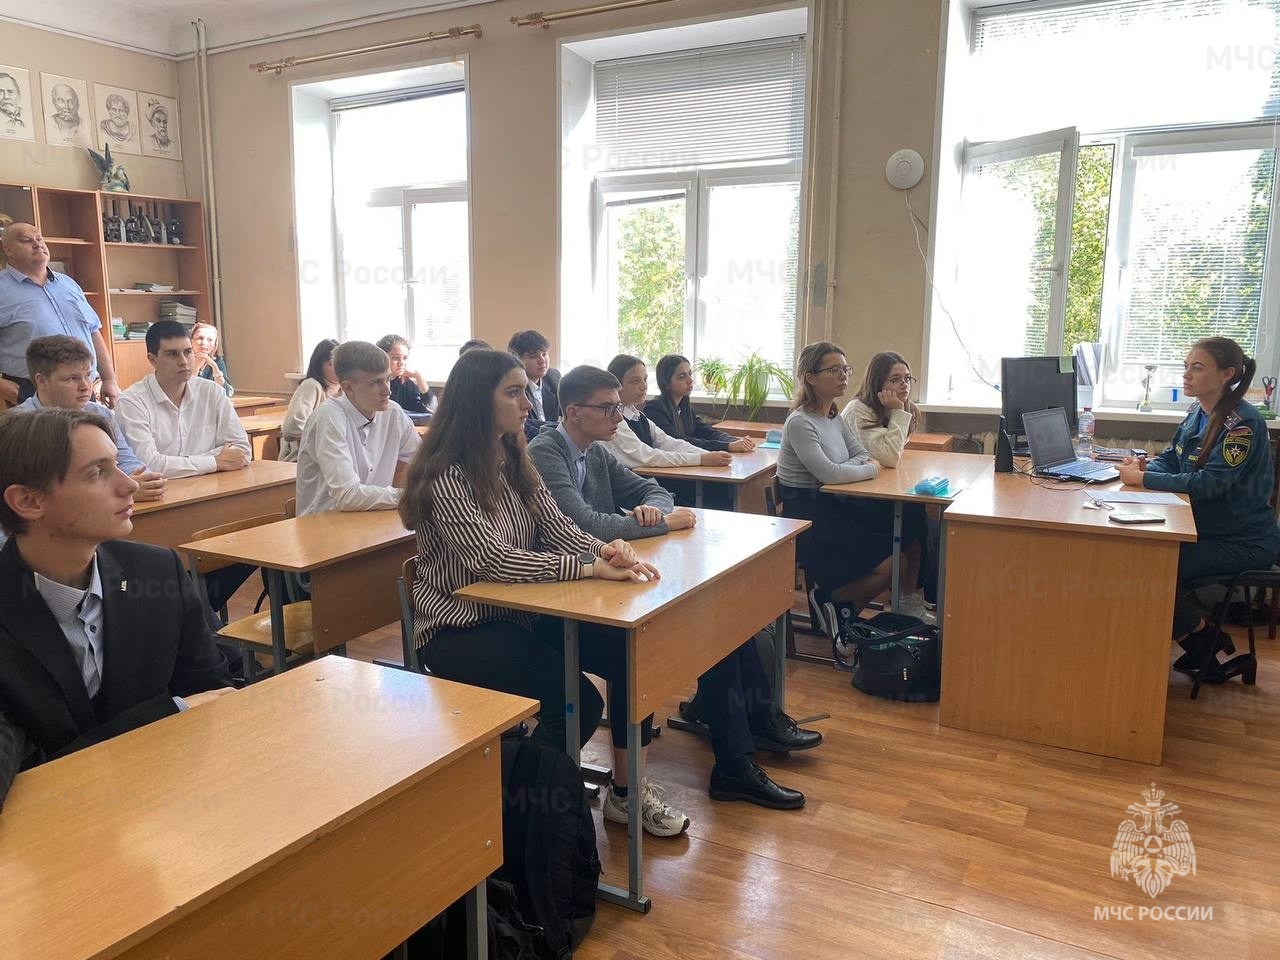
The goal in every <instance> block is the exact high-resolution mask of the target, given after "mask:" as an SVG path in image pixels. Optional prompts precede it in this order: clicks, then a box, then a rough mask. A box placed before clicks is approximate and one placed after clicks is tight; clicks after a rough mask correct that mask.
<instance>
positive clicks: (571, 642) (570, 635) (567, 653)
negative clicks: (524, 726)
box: [564, 619, 582, 763]
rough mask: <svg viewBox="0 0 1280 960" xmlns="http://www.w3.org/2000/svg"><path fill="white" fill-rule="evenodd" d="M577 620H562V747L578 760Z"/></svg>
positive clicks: (579, 728) (579, 733) (580, 749)
mask: <svg viewBox="0 0 1280 960" xmlns="http://www.w3.org/2000/svg"><path fill="white" fill-rule="evenodd" d="M578 672H579V671H578V621H577V620H568V619H566V620H565V621H564V749H565V752H566V753H568V754H569V756H570V757H572V758H573V762H574V763H578V762H580V759H581V755H582V747H581V741H580V740H579V737H580V736H581V724H580V722H579V719H578Z"/></svg>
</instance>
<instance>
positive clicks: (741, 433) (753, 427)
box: [715, 420, 782, 437]
mask: <svg viewBox="0 0 1280 960" xmlns="http://www.w3.org/2000/svg"><path fill="white" fill-rule="evenodd" d="M715 426H716V429H717V430H723V431H724V432H725V433H732V434H733V435H734V436H735V437H763V436H764V435H765V434H766V433H768V432H769V431H770V430H781V429H782V424H780V423H767V422H765V421H764V420H721V421H720V422H719V423H717V424H716V425H715Z"/></svg>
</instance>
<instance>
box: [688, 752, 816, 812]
mask: <svg viewBox="0 0 1280 960" xmlns="http://www.w3.org/2000/svg"><path fill="white" fill-rule="evenodd" d="M707 793H709V794H710V795H711V799H712V800H745V801H747V802H748V803H754V804H756V805H758V806H761V807H768V808H770V809H771V810H799V809H800V808H801V807H803V806H804V794H803V793H801V792H800V791H799V790H788V789H787V788H786V787H782V786H779V785H778V784H776V783H774V782H773V781H772V780H770V779H769V775H768V774H767V773H765V772H764V771H763V770H761V769H760V767H759V766H757V765H756V764H754V763H751V762H750V761H748V762H747V769H746V770H745V771H743V774H742V776H740V777H726V776H724V775H723V774H721V773H720V772H719V771H718V770H712V771H711V788H710V789H709V790H708V791H707Z"/></svg>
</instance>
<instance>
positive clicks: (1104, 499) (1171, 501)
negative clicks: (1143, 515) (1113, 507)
mask: <svg viewBox="0 0 1280 960" xmlns="http://www.w3.org/2000/svg"><path fill="white" fill-rule="evenodd" d="M1091 496H1092V497H1093V499H1094V500H1097V501H1098V502H1099V503H1163V504H1166V505H1168V506H1177V505H1178V504H1180V503H1182V500H1181V499H1179V498H1178V495H1177V494H1175V493H1163V492H1161V493H1137V492H1134V491H1132V490H1112V491H1110V492H1103V493H1094V494H1091Z"/></svg>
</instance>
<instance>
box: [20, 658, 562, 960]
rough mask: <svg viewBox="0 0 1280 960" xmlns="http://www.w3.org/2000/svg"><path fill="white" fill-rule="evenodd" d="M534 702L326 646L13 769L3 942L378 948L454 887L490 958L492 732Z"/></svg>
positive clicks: (495, 795)
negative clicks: (318, 653)
mask: <svg viewBox="0 0 1280 960" xmlns="http://www.w3.org/2000/svg"><path fill="white" fill-rule="evenodd" d="M536 708H537V704H536V702H535V701H532V700H527V699H524V698H522V697H513V696H509V695H507V694H502V693H495V692H493V691H489V690H481V689H479V688H476V687H467V686H463V685H462V684H456V683H449V682H448V681H444V680H439V679H435V678H432V677H424V676H421V675H417V674H412V673H408V672H406V671H403V670H393V669H389V668H385V667H377V666H374V665H373V664H369V663H361V662H358V661H354V660H346V659H343V658H340V657H328V658H326V659H324V660H321V661H317V662H314V663H309V664H307V665H305V666H303V667H300V668H299V669H297V670H294V671H292V672H290V673H288V674H287V675H285V676H283V677H275V678H272V679H271V680H269V681H267V682H265V683H261V684H257V685H255V686H253V687H249V688H247V689H245V690H241V691H239V692H237V693H234V694H230V695H228V696H226V697H223V698H221V699H219V700H216V701H214V702H212V703H209V704H205V705H203V706H199V707H195V708H193V709H192V710H190V711H188V712H187V713H182V714H177V715H175V716H172V717H166V718H165V719H163V720H160V721H158V722H156V723H152V724H149V725H148V726H145V727H142V728H140V729H138V730H134V731H131V732H130V733H127V734H125V735H123V736H120V737H116V738H115V739H113V740H109V741H107V742H105V743H101V744H98V745H96V746H93V747H89V748H88V749H86V750H81V751H79V752H78V753H74V754H72V755H70V756H68V757H64V758H62V759H60V760H55V761H53V762H51V763H47V764H44V765H43V766H40V767H37V768H35V769H34V770H29V771H27V772H26V773H23V774H20V775H19V776H18V778H17V780H16V781H15V783H14V785H13V790H12V792H11V793H10V794H9V797H8V800H7V802H6V804H5V810H4V815H3V816H0V900H3V903H4V909H3V910H0V956H3V957H6V958H11V960H19V958H32V960H35V958H41V960H45V958H47V960H52V958H54V957H56V958H58V960H89V958H95V960H97V958H106V957H121V958H127V960H159V958H163V957H190V958H196V957H235V958H237V960H281V958H298V960H352V958H367V960H376V958H379V957H382V956H383V955H384V954H386V953H388V952H389V951H391V950H392V949H393V948H395V946H396V945H397V944H399V943H401V942H403V941H404V940H406V939H407V938H408V936H409V935H410V934H411V933H412V932H413V931H415V930H417V929H418V928H419V927H421V926H422V925H424V924H425V923H427V922H428V921H429V920H430V919H431V918H432V917H434V916H435V915H436V914H438V913H439V912H440V911H441V910H443V909H444V908H445V907H447V906H448V905H449V904H450V903H452V902H454V901H455V900H457V899H458V898H459V897H460V896H464V895H466V896H468V901H469V903H468V906H469V908H472V909H473V910H474V916H476V917H477V919H478V921H479V922H478V923H477V924H476V925H475V926H474V927H473V928H472V929H471V930H470V933H471V938H470V939H471V944H470V945H469V946H470V947H471V949H472V950H473V951H475V952H473V953H472V955H473V956H476V955H478V956H480V957H484V956H487V952H486V951H485V949H484V944H483V942H482V941H481V938H482V937H483V935H484V932H485V916H486V913H485V905H484V899H483V897H484V883H485V877H486V876H487V875H488V874H489V873H490V872H492V871H493V870H495V869H497V867H498V866H499V865H501V863H502V799H501V797H502V793H501V789H502V788H501V749H500V746H499V737H500V735H501V733H502V731H503V730H506V729H507V728H509V727H511V726H512V725H514V724H515V723H518V722H519V721H520V720H522V719H524V718H526V717H529V716H531V715H532V714H533V713H534V711H535V710H536ZM247 732H249V733H250V734H251V735H249V736H246V733H247ZM441 825H446V826H447V829H439V827H440V826H441ZM433 827H434V829H433ZM472 891H474V893H472Z"/></svg>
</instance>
